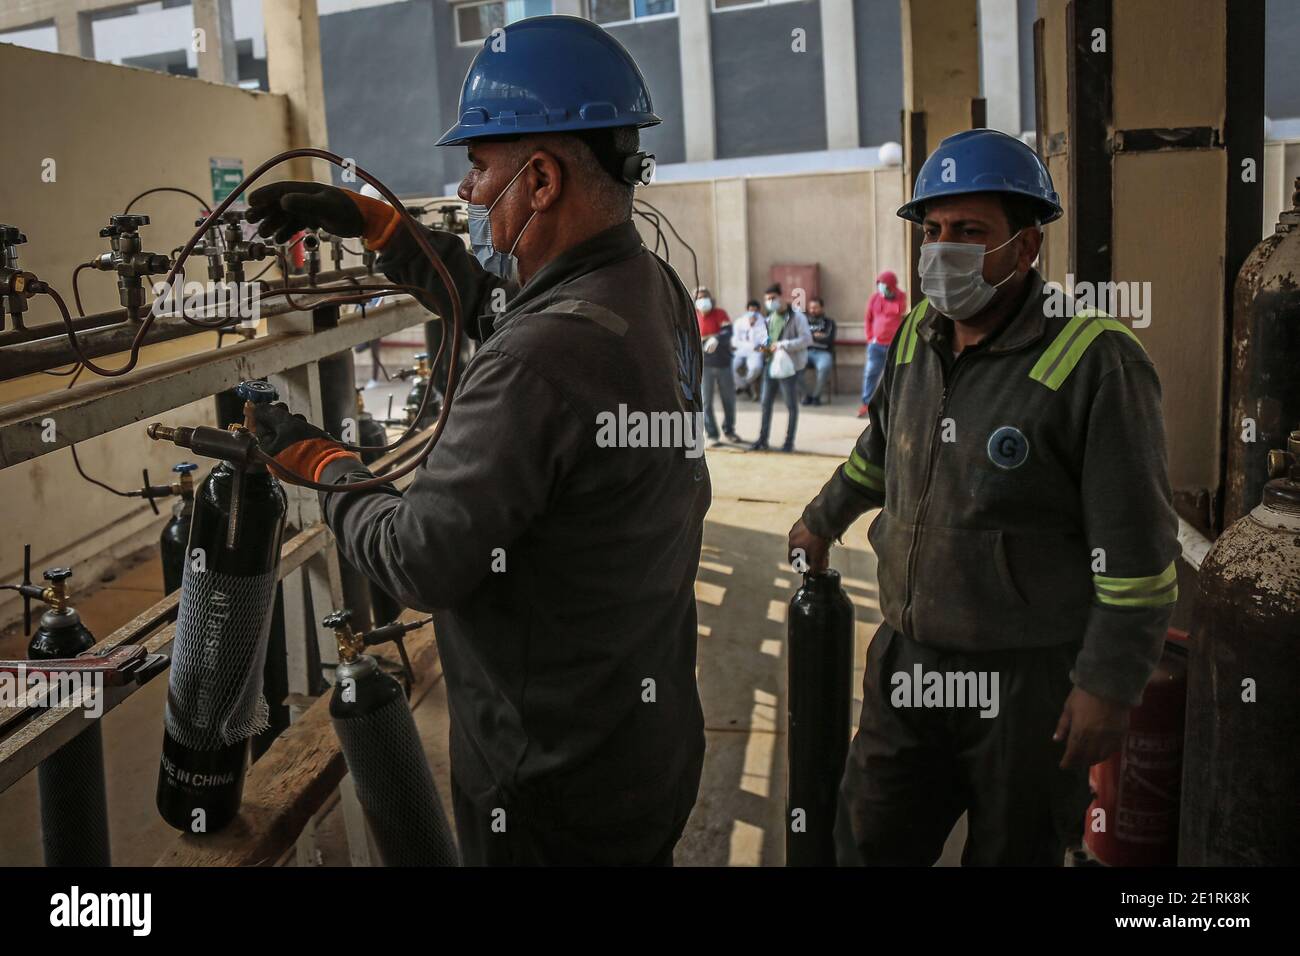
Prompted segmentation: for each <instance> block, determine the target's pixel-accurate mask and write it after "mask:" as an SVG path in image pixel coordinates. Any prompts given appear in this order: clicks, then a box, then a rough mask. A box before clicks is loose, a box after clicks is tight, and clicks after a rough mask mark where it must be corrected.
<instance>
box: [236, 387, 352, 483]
mask: <svg viewBox="0 0 1300 956" xmlns="http://www.w3.org/2000/svg"><path fill="white" fill-rule="evenodd" d="M254 415H255V417H256V420H257V442H258V444H259V445H260V446H261V448H262V451H264V452H266V453H267V454H268V455H270V456H271V457H272V458H274V459H275V460H276V462H278V463H279V464H280V465H283V466H284V467H285V468H287V469H289V470H290V471H292V472H295V473H296V474H299V475H302V476H303V477H304V478H311V479H313V480H319V475H320V471H321V469H322V468H323V467H324V466H325V465H326V464H328V463H329V462H331V461H333V460H334V459H336V458H343V457H347V456H351V457H353V458H355V457H356V456H355V455H352V454H351V452H348V451H347V450H346V449H345V448H344V447H343V446H342V445H341V444H339V443H338V442H337V441H335V440H334V439H333V438H331V437H330V436H329V435H327V434H326V433H325V432H324V431H323V430H322V429H320V428H317V427H316V426H315V425H313V424H312V423H311V422H309V421H307V419H306V418H304V417H303V416H302V415H295V414H293V413H292V412H290V411H289V408H288V406H286V405H285V404H284V403H283V402H275V403H274V404H268V405H258V406H256V408H255V410H254Z"/></svg>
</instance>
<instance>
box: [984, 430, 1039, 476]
mask: <svg viewBox="0 0 1300 956" xmlns="http://www.w3.org/2000/svg"><path fill="white" fill-rule="evenodd" d="M1028 457H1029V439H1027V438H1026V437H1025V435H1024V432H1022V431H1021V430H1020V429H1018V428H1013V427H1012V426H1011V425H1003V426H1002V427H1001V428H999V429H998V430H997V431H995V432H994V433H993V434H992V435H990V436H989V461H991V462H993V464H995V465H997V466H998V467H999V468H1006V469H1011V468H1019V467H1020V466H1021V465H1023V464H1024V463H1025V459H1027V458H1028Z"/></svg>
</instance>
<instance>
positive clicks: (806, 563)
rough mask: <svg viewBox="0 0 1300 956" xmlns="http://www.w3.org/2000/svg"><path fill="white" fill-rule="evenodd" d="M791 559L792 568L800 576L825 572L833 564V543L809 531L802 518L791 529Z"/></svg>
mask: <svg viewBox="0 0 1300 956" xmlns="http://www.w3.org/2000/svg"><path fill="white" fill-rule="evenodd" d="M789 558H790V566H791V567H793V568H794V569H795V570H796V571H798V572H799V573H800V574H802V573H804V572H806V571H816V572H821V571H825V570H826V569H827V568H828V567H830V563H831V542H830V540H829V539H828V538H819V537H818V536H817V535H815V534H813V533H812V532H811V531H809V530H808V526H807V525H806V524H804V523H803V519H802V518H800V519H799V520H798V521H796V522H795V523H794V527H793V528H791V529H790V547H789Z"/></svg>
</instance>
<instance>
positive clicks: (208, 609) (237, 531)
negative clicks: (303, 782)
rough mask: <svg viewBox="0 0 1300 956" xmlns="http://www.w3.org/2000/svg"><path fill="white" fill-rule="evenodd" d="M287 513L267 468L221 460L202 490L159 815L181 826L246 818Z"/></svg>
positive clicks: (187, 568) (243, 387)
mask: <svg viewBox="0 0 1300 956" xmlns="http://www.w3.org/2000/svg"><path fill="white" fill-rule="evenodd" d="M238 391H239V393H240V394H241V396H242V397H243V398H244V399H245V400H246V401H251V402H253V403H259V402H271V401H275V399H276V397H277V396H276V392H275V389H274V388H272V387H271V385H270V384H268V383H266V382H243V383H241V384H240V386H239V388H238ZM232 502H233V510H234V511H235V512H236V515H237V519H236V521H235V522H234V523H233V524H232V522H231V512H232ZM285 512H286V499H285V494H284V489H283V488H282V487H281V486H280V483H279V482H278V481H277V480H276V479H275V477H274V476H273V475H271V474H270V473H269V472H267V470H266V469H265V467H263V466H260V465H251V466H246V467H244V468H242V469H241V468H237V467H236V466H235V465H233V464H231V463H230V462H221V463H219V464H218V465H217V466H216V467H215V468H213V469H212V471H211V473H209V475H208V477H207V478H206V479H205V480H204V481H203V483H202V484H201V485H200V486H199V487H198V489H197V491H196V493H195V496H194V512H193V515H192V516H191V519H190V540H189V554H190V557H189V559H188V560H187V561H186V562H185V565H184V573H183V580H182V583H181V599H180V607H179V609H178V611H177V618H176V639H175V642H174V643H173V645H172V665H171V672H170V675H169V679H168V685H167V708H166V717H165V727H164V734H163V752H162V762H161V767H160V768H159V773H158V796H157V802H158V812H159V813H160V814H161V815H162V817H163V819H164V820H166V821H167V822H168V823H169V824H170V825H171V826H173V827H175V828H176V829H178V830H184V831H188V832H194V833H201V832H207V833H211V832H215V831H217V830H220V829H221V828H222V827H224V826H225V825H226V824H228V823H229V822H230V821H231V820H232V819H233V818H234V817H235V815H236V814H237V813H238V812H239V803H240V799H241V797H242V795H243V789H244V772H245V770H246V768H247V764H248V748H249V738H251V737H252V736H253V735H255V734H257V733H259V732H260V731H261V730H263V729H264V728H265V727H266V726H267V705H266V701H265V699H264V698H263V697H262V678H263V671H264V665H265V662H266V652H267V643H268V636H269V633H270V627H271V613H272V609H273V606H274V601H275V592H276V578H277V575H276V570H277V568H278V567H279V563H280V544H281V540H282V538H283V536H284V520H285ZM196 550H197V552H198V553H197V554H196V553H195V552H196Z"/></svg>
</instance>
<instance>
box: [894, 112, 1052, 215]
mask: <svg viewBox="0 0 1300 956" xmlns="http://www.w3.org/2000/svg"><path fill="white" fill-rule="evenodd" d="M967 193H1014V194H1016V195H1018V196H1027V197H1028V198H1030V199H1033V200H1036V201H1037V202H1036V204H1037V205H1038V207H1039V209H1040V212H1039V215H1038V223H1039V225H1045V224H1046V223H1049V222H1051V221H1052V220H1054V219H1059V218H1060V217H1061V198H1060V197H1059V196H1058V195H1056V190H1055V189H1054V188H1053V187H1052V175H1051V173H1049V172H1048V171H1047V167H1046V166H1044V165H1043V161H1042V160H1041V159H1039V158H1038V154H1037V153H1035V152H1034V151H1033V150H1032V149H1030V148H1029V147H1028V146H1026V145H1025V144H1024V143H1022V142H1021V141H1020V140H1018V139H1016V138H1015V137H1014V136H1008V135H1007V134H1006V133H1002V132H999V131H998V130H995V129H968V130H963V131H962V132H960V133H954V134H953V135H952V136H949V137H947V138H946V139H944V140H943V141H942V142H941V143H939V146H938V148H937V149H935V151H934V152H933V153H931V154H930V155H929V157H928V158H927V159H926V161H925V163H924V165H922V166H921V171H920V172H919V173H917V175H916V186H915V188H914V189H913V190H912V200H911V202H908V203H905V204H904V205H902V206H900V207H899V209H898V215H899V216H900V217H901V218H903V219H909V220H911V221H912V222H921V221H922V219H923V217H924V213H925V203H926V201H927V200H930V199H936V198H938V197H940V196H962V195H965V194H967Z"/></svg>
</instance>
